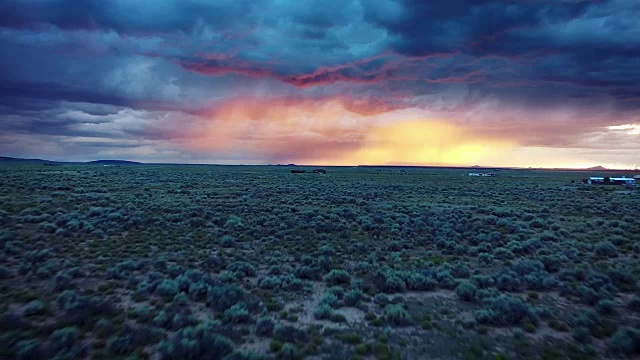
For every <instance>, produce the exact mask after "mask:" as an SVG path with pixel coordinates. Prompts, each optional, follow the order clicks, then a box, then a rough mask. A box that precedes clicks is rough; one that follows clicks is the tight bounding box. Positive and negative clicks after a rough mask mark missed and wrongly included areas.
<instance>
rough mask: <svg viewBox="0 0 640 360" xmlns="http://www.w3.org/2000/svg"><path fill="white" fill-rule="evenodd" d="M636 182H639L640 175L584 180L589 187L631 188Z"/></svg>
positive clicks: (595, 177) (594, 177)
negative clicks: (612, 186) (625, 186)
mask: <svg viewBox="0 0 640 360" xmlns="http://www.w3.org/2000/svg"><path fill="white" fill-rule="evenodd" d="M636 180H638V181H640V175H636V176H634V177H609V176H603V177H597V176H592V177H590V178H587V179H585V182H586V183H587V184H591V185H627V186H633V185H635V184H636Z"/></svg>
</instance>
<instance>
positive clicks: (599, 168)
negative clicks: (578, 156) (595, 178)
mask: <svg viewBox="0 0 640 360" xmlns="http://www.w3.org/2000/svg"><path fill="white" fill-rule="evenodd" d="M587 170H609V169H607V168H606V167H603V166H594V167H590V168H587Z"/></svg>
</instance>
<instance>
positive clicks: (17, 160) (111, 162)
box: [0, 156, 142, 165]
mask: <svg viewBox="0 0 640 360" xmlns="http://www.w3.org/2000/svg"><path fill="white" fill-rule="evenodd" d="M0 163H11V164H92V165H142V163H140V162H135V161H128V160H95V161H87V162H71V161H51V160H42V159H21V158H13V157H8V156H0Z"/></svg>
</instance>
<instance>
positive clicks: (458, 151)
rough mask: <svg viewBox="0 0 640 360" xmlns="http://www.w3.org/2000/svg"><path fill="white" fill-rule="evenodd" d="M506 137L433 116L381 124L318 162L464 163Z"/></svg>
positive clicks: (504, 144)
mask: <svg viewBox="0 0 640 360" xmlns="http://www.w3.org/2000/svg"><path fill="white" fill-rule="evenodd" d="M514 145H515V144H513V143H512V142H510V141H505V140H497V139H488V138H485V137H481V136H478V135H475V134H474V133H473V132H472V131H470V130H466V129H463V128H460V127H456V126H453V125H449V124H446V123H444V122H440V121H433V120H408V121H399V122H394V123H390V124H386V125H382V126H379V127H376V128H374V129H372V131H371V132H370V133H369V134H367V136H366V139H365V141H364V142H363V143H362V145H361V147H360V148H358V149H356V150H355V151H353V152H351V153H348V154H343V156H342V157H340V158H337V159H324V160H321V162H322V163H339V164H361V165H373V164H412V165H468V164H471V163H475V162H477V161H480V160H482V159H484V158H486V157H487V156H491V155H495V154H497V153H500V152H502V151H506V150H508V149H510V148H512V147H513V146H514Z"/></svg>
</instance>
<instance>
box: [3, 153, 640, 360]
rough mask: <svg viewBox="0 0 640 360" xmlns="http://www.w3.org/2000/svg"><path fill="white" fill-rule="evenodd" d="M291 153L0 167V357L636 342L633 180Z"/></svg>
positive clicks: (621, 351) (593, 351)
mask: <svg viewBox="0 0 640 360" xmlns="http://www.w3.org/2000/svg"><path fill="white" fill-rule="evenodd" d="M290 169H291V168H289V167H276V166H273V167H267V166H264V167H251V166H153V165H144V166H122V167H103V166H96V165H64V166H41V165H3V166H0V229H1V230H0V352H1V353H0V358H18V359H30V360H36V359H52V358H55V359H90V358H91V359H125V358H127V359H136V358H150V359H271V358H274V359H302V358H309V359H349V358H351V359H567V358H568V359H602V358H607V359H615V358H634V357H635V358H637V357H638V355H639V353H640V313H639V311H640V296H639V295H640V289H639V287H638V273H639V270H640V266H639V265H640V262H639V259H638V255H639V253H640V219H639V218H640V217H639V215H640V191H638V190H634V191H631V192H623V191H620V190H621V189H620V188H617V187H589V186H587V185H583V184H579V183H578V182H579V181H580V179H581V178H582V177H586V176H587V174H586V173H575V172H565V173H563V172H545V171H525V170H522V171H515V170H505V171H502V172H501V176H500V177H497V178H473V177H468V176H465V175H466V174H467V173H468V171H464V170H446V169H397V168H396V169H394V168H328V171H329V172H328V174H326V175H322V174H310V173H306V174H291V173H290V172H289V171H290ZM572 180H575V181H576V183H571V181H572Z"/></svg>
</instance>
